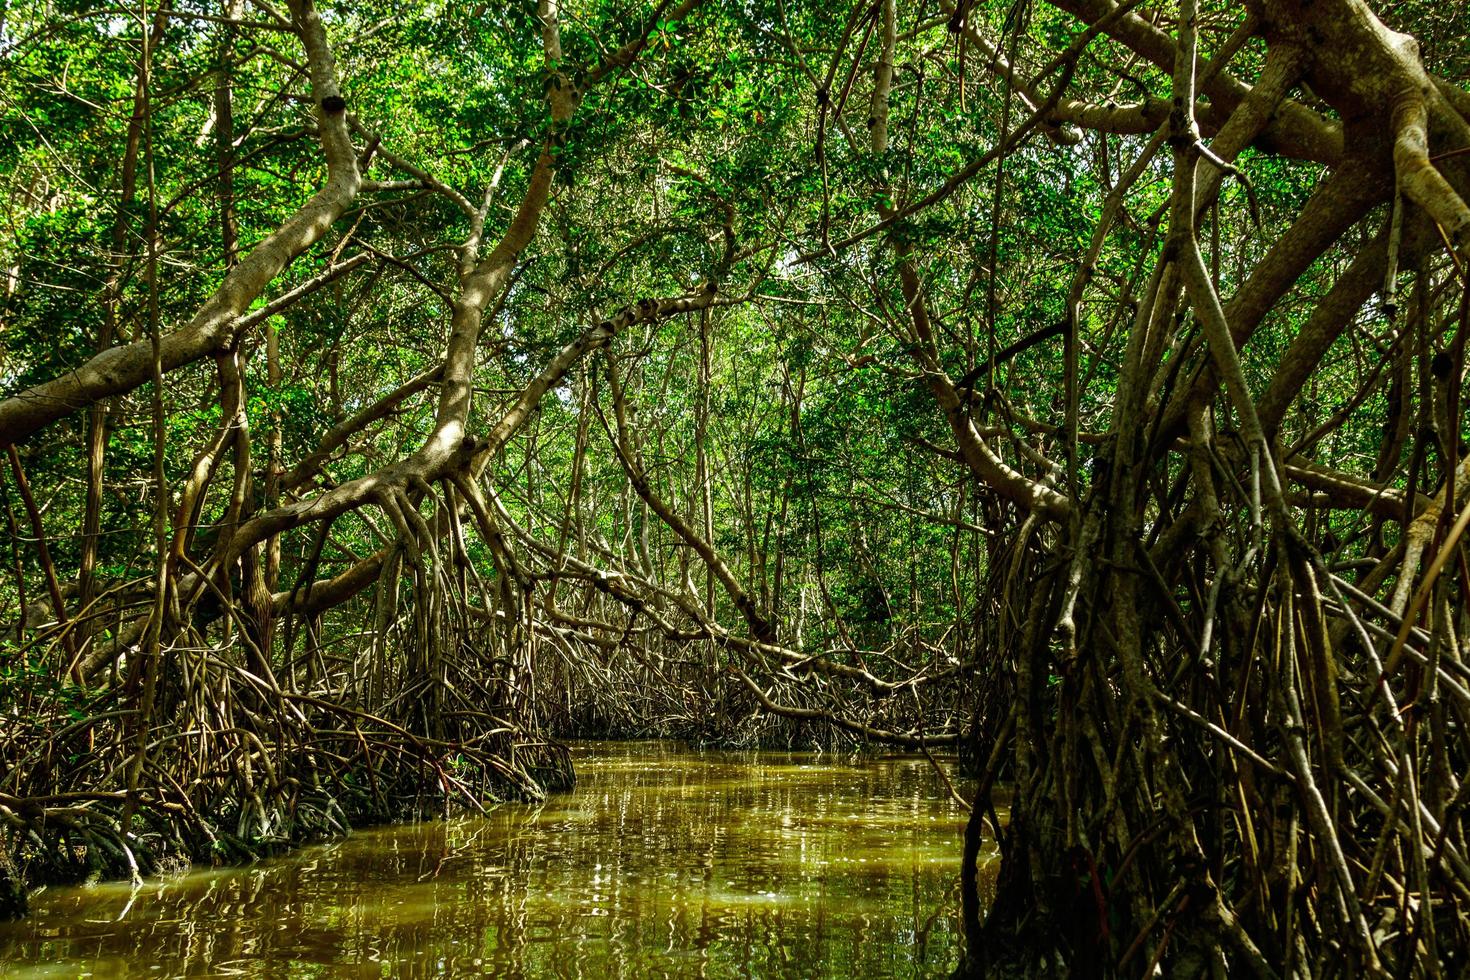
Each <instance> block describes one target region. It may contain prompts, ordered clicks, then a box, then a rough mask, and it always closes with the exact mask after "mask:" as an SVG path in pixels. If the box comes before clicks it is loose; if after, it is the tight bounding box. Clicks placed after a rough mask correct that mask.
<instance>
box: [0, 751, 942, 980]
mask: <svg viewBox="0 0 1470 980" xmlns="http://www.w3.org/2000/svg"><path fill="white" fill-rule="evenodd" d="M575 758H576V762H577V769H578V772H579V775H580V782H579V785H578V788H577V789H576V791H575V792H572V793H569V794H565V795H561V796H557V797H553V798H552V799H551V800H550V801H549V802H548V803H546V804H545V805H543V806H539V807H535V808H527V807H521V806H507V807H502V808H500V809H498V810H495V811H493V812H492V813H490V814H489V815H488V816H487V817H484V818H478V817H476V818H466V819H461V820H453V821H449V822H434V823H424V824H417V825H400V826H394V827H384V828H378V829H373V830H367V831H363V832H360V833H358V834H355V835H354V836H352V837H351V838H349V839H347V840H345V841H342V842H341V843H338V844H334V845H330V846H324V847H314V848H307V849H304V850H302V851H299V852H296V853H295V854H292V855H290V856H288V857H285V858H281V859H277V860H273V861H270V862H267V863H263V864H260V865H257V866H254V867H251V868H244V869H225V870H220V869H215V870H202V871H198V872H195V873H192V874H189V875H187V876H185V877H183V878H179V879H176V880H172V881H167V882H149V883H148V884H147V885H146V886H145V887H144V888H142V889H141V890H139V891H137V892H136V893H135V892H134V891H133V889H132V888H131V887H130V886H128V885H126V884H123V885H117V884H108V885H101V886H94V887H83V888H67V889H51V890H50V891H47V892H44V893H42V894H41V895H39V896H37V898H36V900H35V902H34V915H33V916H32V917H31V918H30V919H28V920H26V921H23V922H19V923H12V924H0V977H5V978H12V977H15V978H19V977H27V978H35V977H77V976H88V975H90V976H97V977H161V976H218V977H369V976H371V977H378V976H397V977H430V976H436V977H437V976H446V975H451V976H494V977H507V978H516V977H555V978H588V980H621V978H630V980H631V978H635V977H708V978H723V977H753V978H757V977H758V978H765V977H793V978H795V977H800V978H815V977H874V978H879V977H894V978H900V977H901V978H909V977H940V976H945V975H947V973H948V971H949V970H950V969H951V968H952V967H953V965H954V963H955V961H956V959H957V958H958V955H959V946H960V938H959V935H958V932H957V909H958V904H959V903H958V893H957V887H956V884H957V878H958V874H959V835H960V832H961V830H962V828H963V825H964V819H965V814H964V813H963V812H962V811H961V809H960V808H959V807H958V806H956V805H955V804H954V803H953V802H952V801H951V800H950V799H949V798H948V795H947V794H946V793H945V791H944V790H943V788H942V786H941V785H940V783H939V780H938V779H937V777H936V776H935V774H934V773H933V771H932V770H931V769H930V768H929V765H928V763H927V762H925V761H924V760H923V759H909V758H885V759H877V760H865V761H858V762H855V763H852V764H844V763H842V762H841V761H834V757H832V756H830V755H827V756H821V757H817V756H811V755H801V754H790V753H774V752H757V753H751V752H740V753H733V752H710V751H706V752H699V751H695V750H690V749H684V748H680V747H676V746H673V745H669V744H665V743H656V742H644V743H619V744H593V745H583V746H580V747H578V748H577V750H576V752H575Z"/></svg>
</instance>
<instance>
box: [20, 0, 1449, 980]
mask: <svg viewBox="0 0 1470 980" xmlns="http://www.w3.org/2000/svg"><path fill="white" fill-rule="evenodd" d="M1467 36H1470V11H1467V9H1466V8H1465V7H1464V6H1463V5H1459V4H1453V3H1451V4H1428V3H1424V2H1422V0H1384V2H1380V3H1376V4H1372V5H1369V4H1367V3H1365V2H1364V0H1248V2H1247V3H1246V4H1244V5H1242V4H1229V3H1218V2H1214V0H1203V2H1201V0H1127V2H1123V3H1118V2H1116V0H1048V2H1041V0H1014V2H991V3H981V2H976V0H926V2H923V3H917V4H912V5H899V4H897V3H896V2H895V0H858V2H856V3H851V4H833V3H816V2H805V3H804V2H801V0H750V2H746V3H728V2H721V0H679V2H675V0H659V2H654V3H649V2H644V0H569V2H566V3H562V2H558V0H539V2H538V3H536V4H534V5H533V4H531V3H529V2H525V3H520V2H517V3H511V4H506V5H498V4H478V3H401V2H400V3H391V4H390V3H383V2H380V0H362V2H359V3H356V4H352V5H347V4H339V3H330V2H327V0H320V2H313V0H286V2H284V4H283V5H282V4H278V3H273V2H270V0H220V2H218V3H215V2H210V3H205V2H195V0H160V2H157V3H144V4H136V5H135V4H121V5H118V4H101V3H93V2H88V0H74V2H67V3H58V2H31V0H19V2H15V3H12V4H9V5H8V6H7V7H6V8H5V10H4V11H3V12H0V133H3V134H4V136H3V138H0V180H3V182H4V185H5V186H4V190H5V193H4V196H3V198H0V219H3V220H0V263H3V267H4V269H5V273H4V280H3V295H0V395H3V398H0V446H3V447H4V448H5V449H6V451H7V454H8V463H7V468H6V469H7V471H6V473H5V479H4V487H3V498H4V504H5V520H6V525H5V526H6V536H7V544H6V547H5V550H4V555H3V558H4V561H5V563H6V574H5V575H4V576H3V577H0V624H3V636H0V715H3V717H4V719H5V723H4V725H3V726H0V852H3V854H4V856H3V858H0V886H4V888H3V889H0V890H6V891H5V893H6V894H7V895H8V896H9V899H8V901H9V906H10V907H9V910H10V911H17V910H18V909H19V908H20V907H21V906H23V896H24V890H23V886H22V885H21V884H20V883H21V882H22V881H23V880H24V879H26V878H30V879H35V880H39V879H41V878H45V877H48V876H67V875H79V874H85V873H87V872H88V871H90V870H99V871H101V872H103V873H107V874H122V875H126V874H134V875H136V874H139V873H140V872H146V871H147V870H148V869H149V868H150V867H151V866H154V865H156V864H157V863H158V862H159V861H160V860H162V859H163V858H164V857H165V856H168V855H173V854H178V855H183V856H185V857H188V858H190V859H193V860H233V859H239V858H242V857H245V856H248V855H251V854H257V853H260V852H262V851H265V850H269V849H271V848H274V847H279V846H284V845H287V844H291V843H295V842H299V841H302V840H306V839H310V838H312V837H315V836H321V835H330V834H333V833H340V832H343V831H344V830H345V829H346V828H347V827H348V826H349V825H352V824H354V823H360V822H363V821H368V820H381V819H389V818H393V817H396V816H402V815H406V814H411V813H421V812H426V811H427V812H433V811H435V810H440V809H444V810H447V809H448V808H450V807H468V808H471V809H475V808H479V807H482V806H483V805H485V804H486V803H487V802H489V801H491V800H504V799H512V798H519V799H535V798H539V797H540V796H541V795H542V794H544V793H545V792H546V791H547V790H548V789H553V788H557V787H559V786H563V785H565V784H566V783H567V782H569V781H570V779H571V778H572V774H571V771H570V764H569V762H568V759H567V757H566V754H565V751H564V749H563V748H562V746H561V743H560V741H558V740H559V739H561V738H565V737H569V736H574V735H585V734H597V735H635V734H638V735H641V734H659V735H669V736H679V737H687V738H695V739H712V740H718V741H722V742H751V741H771V740H777V741H807V742H811V741H829V740H834V739H842V740H856V741H860V742H871V743H878V744H892V745H898V746H902V747H905V748H908V749H914V750H918V751H922V752H925V753H928V752H930V751H931V750H933V749H935V748H938V747H941V746H946V747H957V748H958V750H959V751H960V753H961V755H962V757H963V758H964V759H965V760H966V763H967V765H968V766H969V767H970V768H971V769H972V775H974V776H975V778H976V780H977V786H976V787H975V788H974V789H973V790H971V789H966V791H965V795H966V797H967V799H968V798H971V797H973V817H972V820H971V824H970V829H969V831H968V833H967V835H966V840H965V841H964V864H963V871H962V874H963V888H962V894H963V897H964V903H965V904H964V919H965V921H964V925H965V929H966V935H967V955H966V960H965V962H964V963H963V964H960V966H959V969H960V972H961V973H962V974H965V975H973V976H980V975H985V974H986V972H987V971H991V972H998V971H1002V970H1005V969H1014V970H1018V971H1023V972H1026V971H1029V972H1033V973H1034V972H1038V971H1045V970H1058V971H1070V972H1072V973H1073V974H1075V975H1082V976H1090V975H1099V976H1102V975H1114V974H1130V975H1138V974H1139V973H1142V974H1144V975H1147V974H1148V973H1150V972H1151V971H1152V970H1153V968H1154V967H1155V966H1159V965H1163V968H1164V969H1165V971H1166V972H1167V973H1168V974H1169V975H1171V976H1174V975H1177V976H1195V975H1200V976H1203V975H1212V976H1218V975H1224V974H1225V973H1227V972H1228V973H1230V974H1231V975H1234V973H1235V972H1237V971H1239V972H1240V973H1241V974H1242V975H1246V974H1248V973H1250V972H1252V971H1254V973H1256V974H1257V975H1261V976H1298V975H1300V976H1316V975H1329V976H1335V975H1352V976H1358V975H1369V974H1372V975H1381V974H1393V975H1399V976H1411V975H1413V976H1420V975H1422V976H1437V975H1444V974H1453V972H1454V970H1455V968H1456V967H1455V964H1456V963H1461V962H1463V960H1464V957H1465V955H1466V953H1465V951H1466V950H1467V949H1470V933H1467V928H1470V927H1467V921H1470V920H1467V918H1466V913H1467V911H1470V863H1467V857H1470V840H1467V837H1466V833H1465V831H1466V819H1465V816H1464V812H1465V803H1466V801H1467V798H1470V797H1467V789H1466V785H1467V784H1466V783H1465V782H1464V781H1463V779H1462V774H1463V773H1464V772H1465V769H1466V766H1467V765H1470V743H1467V741H1466V731H1467V728H1466V722H1467V720H1470V716H1467V714H1466V713H1467V711H1470V670H1467V667H1466V665H1465V663H1464V659H1463V655H1462V650H1463V649H1464V648H1465V644H1466V642H1467V640H1470V622H1467V620H1466V616H1465V608H1464V607H1465V603H1464V601H1463V599H1464V596H1465V594H1466V590H1467V589H1470V564H1467V561H1466V557H1465V552H1464V550H1463V549H1464V547H1465V544H1464V541H1463V536H1464V531H1465V528H1466V526H1467V524H1470V505H1467V504H1466V503H1465V500H1464V493H1463V489H1464V486H1465V484H1466V483H1467V482H1470V448H1467V444H1466V442H1465V441H1464V436H1463V434H1462V433H1463V427H1464V426H1463V415H1464V406H1463V404H1462V403H1463V402H1464V401H1465V399H1464V398H1463V397H1462V385H1463V379H1464V369H1465V338H1466V331H1467V327H1470V298H1467V297H1470V292H1467V278H1466V277H1467V272H1466V263H1467V261H1470V207H1467V204H1466V198H1467V196H1470V89H1467V84H1470V81H1467V80H1470V45H1467V44H1466V41H1465V38H1466V37H1467ZM997 787H1003V788H1005V790H1006V795H1005V799H1008V800H1009V801H1010V802H1009V812H1008V816H1007V818H1006V819H1004V820H1002V819H1001V818H1000V816H999V814H998V813H997V801H995V800H993V799H992V797H993V796H995V795H996V790H997ZM987 839H989V840H993V841H995V842H997V843H998V846H999V848H1000V851H1001V853H1002V855H1003V864H1002V870H1001V877H1000V881H999V885H998V890H997V894H996V898H995V901H994V902H993V904H991V906H990V907H989V908H988V909H982V908H981V907H980V898H979V891H978V888H977V885H976V871H975V862H976V856H977V854H978V853H979V851H980V849H981V847H982V846H983V842H984V841H985V840H987ZM7 889H8V890H7ZM5 905H6V902H5V901H4V900H0V911H6V908H5V907H4V906H5ZM1457 957H1458V959H1457Z"/></svg>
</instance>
